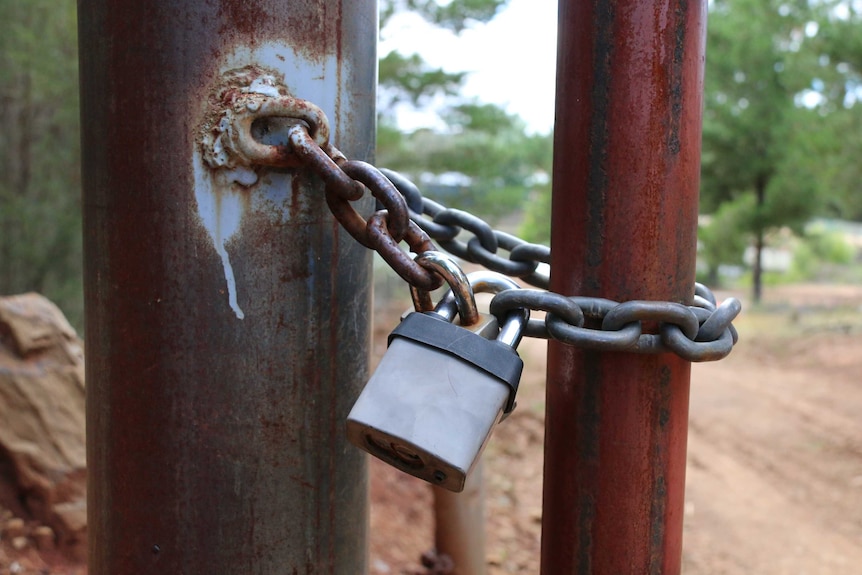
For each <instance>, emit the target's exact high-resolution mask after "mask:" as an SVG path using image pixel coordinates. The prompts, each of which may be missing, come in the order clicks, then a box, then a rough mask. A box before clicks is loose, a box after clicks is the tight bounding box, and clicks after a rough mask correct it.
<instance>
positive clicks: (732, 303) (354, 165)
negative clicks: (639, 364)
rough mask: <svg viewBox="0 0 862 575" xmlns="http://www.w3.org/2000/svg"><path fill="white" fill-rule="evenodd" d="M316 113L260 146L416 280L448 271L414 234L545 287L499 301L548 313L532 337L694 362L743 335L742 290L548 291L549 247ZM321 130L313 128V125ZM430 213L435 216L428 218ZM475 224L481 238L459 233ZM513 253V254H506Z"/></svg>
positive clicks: (500, 307) (434, 280)
mask: <svg viewBox="0 0 862 575" xmlns="http://www.w3.org/2000/svg"><path fill="white" fill-rule="evenodd" d="M321 115H322V112H320V113H319V114H316V115H315V120H316V125H315V127H314V129H313V130H312V129H311V128H309V126H308V120H307V119H306V118H304V117H299V118H297V119H298V120H300V122H299V123H297V124H295V125H293V126H291V128H290V130H289V132H288V140H287V141H288V142H289V147H290V149H289V150H284V149H279V150H275V151H273V150H268V149H267V148H283V147H280V146H264V145H260V146H259V150H258V151H257V153H259V154H262V155H264V156H265V157H266V158H267V165H273V164H274V162H273V160H272V158H277V157H291V158H293V159H294V161H295V158H299V159H300V160H301V162H302V163H304V165H305V166H306V167H307V168H309V169H310V170H311V171H313V172H314V173H316V174H317V175H318V176H319V177H320V178H321V180H323V182H324V184H325V189H326V192H325V193H326V202H327V205H328V206H329V209H330V211H331V212H332V214H333V216H335V218H336V219H337V220H338V221H339V223H340V224H341V225H342V226H343V227H344V229H345V230H347V232H348V233H349V234H350V235H351V236H352V237H353V238H354V239H356V241H358V242H359V243H360V244H362V245H363V246H365V247H367V248H370V249H373V250H375V251H377V252H378V253H379V254H380V255H381V257H382V258H383V259H384V260H385V261H386V262H387V264H389V266H390V267H391V268H392V269H393V270H394V271H395V272H396V273H397V274H398V275H399V276H400V277H401V278H402V279H403V280H404V281H406V282H407V283H408V284H410V286H411V287H412V288H415V289H417V290H421V291H426V292H427V291H431V290H434V289H437V288H438V287H440V285H442V283H443V278H442V277H441V276H440V275H439V274H438V273H436V272H435V271H433V270H432V269H428V268H426V267H423V266H422V265H420V264H419V263H417V262H416V261H414V259H413V258H412V257H411V256H410V255H409V254H408V253H407V252H405V251H404V250H402V249H401V247H400V245H399V244H400V242H402V241H404V242H405V243H407V245H408V246H409V248H410V250H411V251H412V252H414V253H417V254H420V253H422V252H427V251H434V250H436V247H435V246H434V243H433V241H432V240H436V241H437V242H438V243H439V245H440V247H441V248H443V249H444V250H446V251H447V252H449V253H451V254H453V255H455V256H457V257H459V258H462V259H464V260H466V261H468V262H472V263H476V264H479V265H482V266H484V267H486V268H487V269H489V270H491V271H495V272H498V273H501V274H504V275H507V276H511V277H516V278H520V279H521V280H522V281H524V282H526V283H528V284H530V285H533V286H536V287H539V288H542V289H539V290H533V289H510V290H505V291H503V292H501V293H499V294H497V295H496V296H494V298H493V299H492V300H491V313H493V314H494V315H497V316H498V317H503V316H504V315H505V314H507V313H508V312H509V311H510V310H512V309H516V308H524V307H526V308H529V309H530V310H533V311H544V312H546V315H545V318H544V319H530V321H529V324H528V326H527V329H526V332H525V336H526V337H537V338H545V339H548V338H552V339H555V340H558V341H560V342H562V343H566V344H569V345H573V346H576V347H579V348H584V349H592V350H602V351H624V352H630V353H664V352H673V353H675V354H677V355H678V356H680V357H682V358H684V359H686V360H688V361H714V360H717V359H721V358H723V357H725V356H727V355H728V354H729V353H730V351H731V350H732V349H733V345H734V344H735V343H736V341H737V337H738V336H737V332H736V329H735V328H734V327H733V324H732V321H733V320H734V319H735V318H736V316H737V315H738V314H739V312H740V311H741V305H740V303H739V301H738V300H737V299H735V298H732V297H731V298H727V299H726V300H724V302H722V303H721V305H716V300H715V296H714V295H713V294H712V292H711V291H710V290H709V289H708V288H707V287H706V286H704V285H702V284H695V290H694V291H695V293H694V298H693V303H694V305H683V304H681V303H676V302H664V301H628V302H622V303H621V302H616V301H612V300H608V299H603V298H594V297H581V296H563V295H560V294H557V293H553V292H549V291H546V290H547V289H548V285H549V283H550V275H549V273H545V272H544V271H542V270H541V269H540V264H550V261H551V250H550V248H548V247H547V246H543V245H539V244H533V243H529V242H526V241H524V240H522V239H520V238H518V237H516V236H513V235H511V234H507V233H505V232H502V231H500V230H495V229H493V228H492V227H491V226H490V225H489V224H488V223H487V222H485V221H484V220H482V219H481V218H479V217H477V216H475V215H473V214H471V213H469V212H465V211H462V210H457V209H450V208H447V207H446V206H444V205H442V204H439V203H437V202H435V201H433V200H430V199H428V198H426V197H424V196H423V195H422V193H421V192H420V191H419V188H418V187H416V185H415V184H414V183H413V182H411V181H410V180H409V179H407V178H406V177H404V176H403V175H401V174H399V173H398V172H394V171H392V170H387V169H377V168H376V167H374V166H372V165H371V164H367V163H365V162H359V161H352V160H348V159H347V158H346V157H345V156H344V155H343V154H342V153H341V152H340V151H338V149H336V148H335V147H334V146H333V145H332V144H331V143H329V141H325V142H323V143H321V142H319V141H318V140H319V139H320V134H321V133H328V126H326V127H325V128H322V126H324V125H325V124H326V118H325V116H322V119H321V117H320V116H321ZM311 132H313V133H314V135H315V136H317V139H315V137H312V133H311ZM366 189H367V190H368V191H370V193H371V195H372V196H374V198H376V200H377V208H376V211H375V213H374V214H373V215H372V216H371V217H369V218H368V220H366V219H365V218H363V217H362V216H361V215H360V214H359V213H358V212H357V211H356V210H355V209H354V208H353V206H352V205H351V202H354V201H357V200H359V199H361V198H363V197H364V196H365V190H366ZM426 216H427V217H426ZM464 231H467V232H469V233H470V234H472V237H469V238H462V239H458V236H459V235H460V234H461V233H462V232H464ZM501 250H502V251H505V252H508V257H503V256H502V255H500V254H499V253H500V252H501ZM645 323H648V324H651V325H655V324H656V323H657V324H658V333H645V332H644V329H645V328H644V325H645Z"/></svg>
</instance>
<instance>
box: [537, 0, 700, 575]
mask: <svg viewBox="0 0 862 575" xmlns="http://www.w3.org/2000/svg"><path fill="white" fill-rule="evenodd" d="M705 24H706V2H705V1H704V0H658V1H656V2H642V1H640V0H561V2H560V19H559V48H558V60H557V104H556V106H557V108H556V114H557V123H556V128H555V134H556V136H555V137H556V141H555V157H554V197H553V206H552V207H553V219H552V242H551V246H552V253H553V261H552V269H553V275H552V278H551V288H552V290H553V291H556V292H559V293H564V294H579V295H587V296H599V297H605V298H609V299H613V300H617V301H625V300H634V299H646V300H669V301H675V302H683V303H690V301H691V299H692V296H693V283H694V270H695V252H696V229H697V203H698V183H699V169H700V136H701V104H702V96H701V93H702V89H703V65H704V47H705ZM689 367H690V365H689V364H688V363H687V362H685V361H683V360H681V359H679V358H677V357H675V356H673V355H671V354H663V355H659V356H654V355H653V356H648V355H634V354H626V353H605V352H593V351H580V350H577V349H575V348H572V347H569V346H565V345H560V344H557V343H555V342H551V344H550V347H549V368H548V392H547V422H546V426H547V427H546V434H547V435H546V448H545V483H544V515H543V524H542V573H545V574H547V575H559V574H574V573H578V574H601V575H611V574H613V575H618V574H623V573H626V574H633V575H634V574H637V575H643V574H644V573H649V574H658V573H661V574H675V573H679V572H680V563H681V543H682V521H683V497H684V485H685V457H686V435H687V424H688V398H689V375H690V370H689Z"/></svg>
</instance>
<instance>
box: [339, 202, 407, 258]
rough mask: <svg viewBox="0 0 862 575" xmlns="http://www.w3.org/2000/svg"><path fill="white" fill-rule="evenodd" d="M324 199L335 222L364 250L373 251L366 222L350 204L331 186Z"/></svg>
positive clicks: (396, 243)
mask: <svg viewBox="0 0 862 575" xmlns="http://www.w3.org/2000/svg"><path fill="white" fill-rule="evenodd" d="M325 197H326V205H327V206H329V211H330V212H332V215H333V216H334V217H335V219H336V220H338V223H339V224H341V227H343V228H344V229H345V230H347V233H349V234H350V235H351V237H352V238H353V239H355V240H356V241H357V242H359V243H360V244H362V245H363V246H365V247H366V248H369V249H375V247H374V246H373V245H372V243H371V240H369V237H368V236H369V226H368V222H366V221H365V218H363V217H362V216H360V215H359V212H357V211H356V209H354V207H353V206H351V205H350V202H349V201H347V200H346V199H344V198H343V197H341V196H340V195H339V194H338V193H337V192H336V191H335V189H334V188H332V187H331V186H326V190H325ZM384 225H385V222H384ZM387 235H388V234H387ZM395 245H396V247H397V245H398V242H395ZM399 251H400V250H399Z"/></svg>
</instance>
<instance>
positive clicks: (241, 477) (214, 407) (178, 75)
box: [79, 0, 377, 575]
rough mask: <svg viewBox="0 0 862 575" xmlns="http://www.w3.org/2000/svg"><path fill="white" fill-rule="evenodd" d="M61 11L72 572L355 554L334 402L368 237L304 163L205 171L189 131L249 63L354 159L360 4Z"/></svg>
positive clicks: (363, 302) (342, 401) (118, 2)
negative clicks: (74, 377)
mask: <svg viewBox="0 0 862 575" xmlns="http://www.w3.org/2000/svg"><path fill="white" fill-rule="evenodd" d="M79 22H80V24H79V26H80V44H81V50H80V52H81V94H82V98H81V100H82V108H83V109H82V117H83V127H84V133H83V150H84V160H83V168H84V200H83V203H84V217H85V245H86V248H85V253H86V256H85V257H86V262H85V268H86V304H87V311H86V341H87V395H88V396H87V410H88V417H87V426H88V428H87V431H88V461H89V470H90V471H89V473H90V477H89V545H90V573H92V574H94V575H117V574H121V573H124V574H132V573H135V574H146V573H152V574H158V575H164V574H167V573H185V574H189V575H194V574H201V575H212V574H218V573H256V574H272V575H276V574H277V575H283V574H288V573H290V574H298V573H315V574H322V573H338V574H354V573H364V572H366V570H367V567H366V563H367V541H366V531H367V521H368V519H367V498H368V496H367V469H366V463H365V459H364V456H363V455H362V454H361V453H360V452H359V450H356V449H354V448H352V447H350V446H348V444H347V443H346V441H345V434H344V419H345V417H346V414H347V413H348V411H349V409H350V407H351V405H352V403H353V401H354V400H355V398H356V396H357V394H358V390H359V389H360V387H361V386H362V385H363V384H364V381H365V377H366V369H367V368H366V359H367V352H368V338H369V335H370V330H369V317H368V310H369V306H370V272H371V266H370V263H371V261H370V255H369V252H368V250H366V249H365V248H363V247H362V246H360V245H358V244H357V243H356V242H354V241H352V240H350V238H349V237H347V236H346V235H345V234H344V233H343V232H341V231H340V228H339V226H338V224H337V223H335V221H334V220H333V218H332V217H331V216H330V214H329V211H328V210H327V208H326V204H325V201H324V197H323V190H322V189H321V186H320V182H319V180H317V179H315V178H313V177H311V176H309V174H308V173H306V172H303V171H296V172H292V171H290V170H287V171H277V170H268V169H263V168H259V169H255V170H250V171H245V172H237V173H233V174H232V175H230V174H228V176H229V177H228V176H224V175H222V176H216V175H214V174H212V173H209V172H207V170H206V167H205V166H203V165H202V164H201V161H200V153H201V152H200V148H199V139H200V136H201V125H202V122H203V119H204V117H205V116H206V114H207V106H208V104H209V103H210V102H209V101H208V99H209V98H210V97H212V95H213V93H214V92H213V90H214V89H215V87H216V86H219V85H220V84H223V83H224V82H225V78H226V77H228V76H230V75H231V74H232V72H231V71H232V70H237V69H245V70H246V71H248V70H257V71H260V70H263V71H266V72H267V73H271V74H272V75H273V76H275V77H278V78H280V79H281V81H283V82H284V83H285V84H286V86H287V87H288V88H289V89H290V91H291V92H292V93H294V95H296V96H298V97H300V98H305V99H308V100H311V101H312V102H314V103H316V104H318V105H320V106H321V107H322V108H323V109H324V111H325V112H326V114H327V115H328V116H329V118H330V121H331V124H332V127H333V139H334V141H336V142H337V143H338V146H339V147H340V148H341V149H342V150H344V152H345V153H346V154H348V155H349V156H350V157H353V158H360V159H361V158H368V156H369V155H370V154H371V152H372V150H373V147H374V120H375V113H374V109H375V108H374V98H375V81H376V80H375V76H376V73H375V70H376V38H377V13H376V6H375V3H373V2H346V1H344V2H340V1H336V0H292V1H284V0H215V1H213V0H174V1H171V2H150V1H147V2H139V1H135V0H89V1H86V2H79ZM250 67H251V68H250ZM231 178H232V179H231ZM360 207H361V208H363V209H364V210H365V211H366V213H367V212H368V211H369V210H370V209H371V208H372V206H371V205H370V204H369V203H368V202H366V203H364V204H363V205H362V206H360Z"/></svg>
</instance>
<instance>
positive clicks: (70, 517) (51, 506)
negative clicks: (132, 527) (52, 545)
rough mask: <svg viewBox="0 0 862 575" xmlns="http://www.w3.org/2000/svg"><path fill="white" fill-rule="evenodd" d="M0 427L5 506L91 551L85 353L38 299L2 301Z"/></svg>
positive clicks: (58, 315) (0, 498)
mask: <svg viewBox="0 0 862 575" xmlns="http://www.w3.org/2000/svg"><path fill="white" fill-rule="evenodd" d="M0 421H2V422H3V425H0V506H5V507H8V508H9V509H11V510H12V511H14V512H16V514H19V515H21V514H23V515H25V516H27V517H30V518H33V519H36V520H37V521H39V522H40V523H42V524H44V525H47V526H48V527H50V528H51V529H52V530H53V532H54V533H56V535H57V538H58V540H59V541H60V542H61V547H63V546H65V547H68V549H64V550H68V551H70V552H71V553H72V554H73V555H79V554H80V553H81V552H82V550H83V549H85V548H86V479H87V467H86V443H85V431H84V424H85V412H84V349H83V343H82V342H81V340H80V339H79V338H78V337H77V335H76V334H75V330H74V329H73V328H72V326H71V325H69V322H68V321H67V320H66V318H65V317H64V316H63V314H62V312H61V311H60V310H59V309H58V308H57V306H55V305H54V304H53V303H51V302H50V301H48V300H47V299H46V298H44V297H42V296H40V295H38V294H34V293H29V294H24V295H18V296H9V297H3V298H0ZM21 502H23V507H22V503H21ZM82 509H83V510H84V511H83V512H82V511H81V510H82ZM82 545H83V547H81V546H82Z"/></svg>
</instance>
